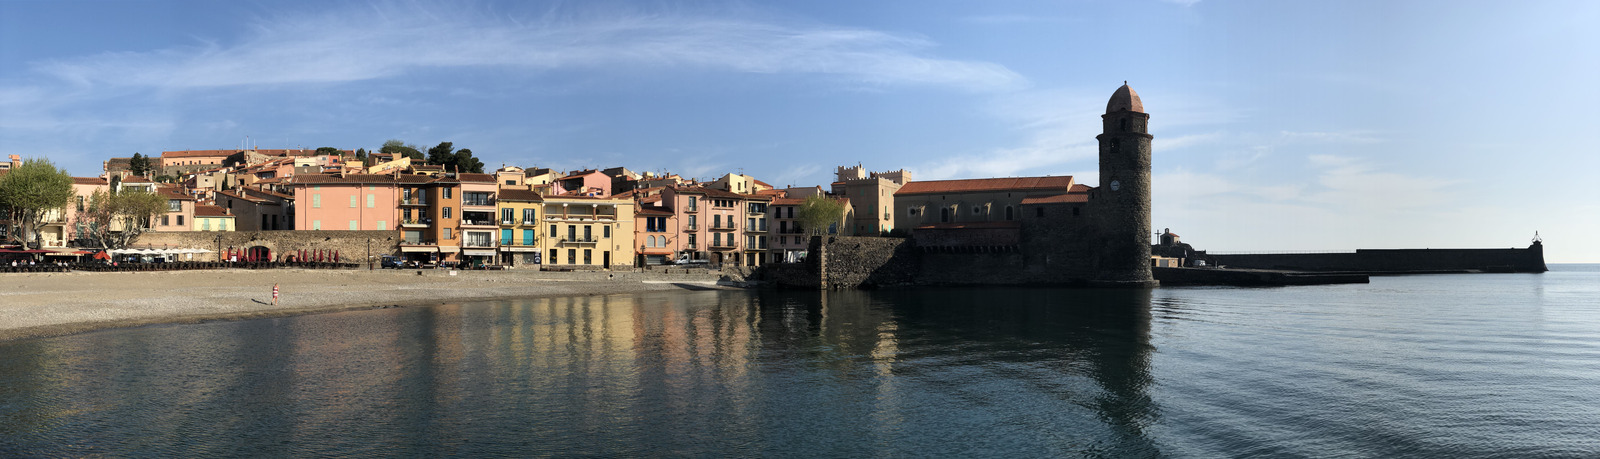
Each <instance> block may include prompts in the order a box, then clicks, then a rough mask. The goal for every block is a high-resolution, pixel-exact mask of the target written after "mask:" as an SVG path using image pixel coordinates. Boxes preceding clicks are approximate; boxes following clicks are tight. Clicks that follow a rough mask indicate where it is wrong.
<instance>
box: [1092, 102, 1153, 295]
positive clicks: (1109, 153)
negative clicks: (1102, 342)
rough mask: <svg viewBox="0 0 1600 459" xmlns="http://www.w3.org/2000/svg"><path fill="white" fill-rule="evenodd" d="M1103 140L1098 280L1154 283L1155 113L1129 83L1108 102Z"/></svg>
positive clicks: (1097, 196) (1098, 194)
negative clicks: (1152, 127)
mask: <svg viewBox="0 0 1600 459" xmlns="http://www.w3.org/2000/svg"><path fill="white" fill-rule="evenodd" d="M1100 118H1101V121H1102V124H1103V127H1102V129H1101V133H1100V135H1099V136H1096V137H1095V139H1097V140H1099V141H1100V187H1099V189H1098V190H1096V192H1095V196H1094V199H1095V201H1098V202H1097V203H1096V205H1095V212H1096V213H1097V214H1098V216H1099V222H1100V235H1101V238H1100V239H1101V241H1102V245H1101V246H1100V248H1099V257H1098V258H1099V263H1098V265H1099V266H1098V269H1097V272H1096V274H1095V280H1096V281H1098V282H1103V283H1107V284H1114V285H1129V286H1133V285H1140V286H1145V285H1154V284H1155V278H1154V277H1152V276H1151V275H1150V235H1151V233H1150V140H1151V139H1153V138H1154V137H1153V136H1151V135H1150V134H1149V121H1150V115H1149V114H1146V113H1145V112H1144V103H1142V102H1140V101H1139V93H1136V92H1133V88H1130V87H1128V84H1127V82H1126V81H1124V82H1123V84H1122V87H1120V88H1117V92H1115V93H1112V94H1111V101H1110V102H1108V103H1106V114H1105V115H1102V116H1101V117H1100Z"/></svg>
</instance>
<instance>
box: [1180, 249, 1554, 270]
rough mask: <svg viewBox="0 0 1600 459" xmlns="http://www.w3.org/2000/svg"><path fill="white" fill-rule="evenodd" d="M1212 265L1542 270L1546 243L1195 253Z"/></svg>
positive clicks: (1265, 267) (1323, 268)
mask: <svg viewBox="0 0 1600 459" xmlns="http://www.w3.org/2000/svg"><path fill="white" fill-rule="evenodd" d="M1196 256H1197V257H1198V258H1199V259H1203V260H1206V261H1207V263H1210V264H1212V265H1213V266H1226V267H1231V268H1250V269H1277V270H1292V271H1312V272H1323V273H1353V274H1427V273H1476V272H1487V273H1542V272H1545V271H1549V268H1547V267H1546V266H1545V263H1544V243H1543V242H1542V241H1534V242H1533V244H1532V245H1529V246H1528V247H1527V248H1504V249H1362V250H1356V251H1353V252H1327V253H1250V254H1206V253H1203V252H1202V253H1199V254H1197V255H1196Z"/></svg>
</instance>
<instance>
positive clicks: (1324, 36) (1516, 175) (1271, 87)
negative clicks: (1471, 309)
mask: <svg viewBox="0 0 1600 459" xmlns="http://www.w3.org/2000/svg"><path fill="white" fill-rule="evenodd" d="M1595 24H1600V2H1589V1H1576V2H1538V1H1535V2H1458V1H1449V2H1443V1H1441V2H1410V1H1402V2H1387V1H1384V2H1358V1H1339V2H1281V1H1257V2H1221V1H1147V2H1137V1H1128V2H1110V1H1107V2H956V1H949V2H939V1H883V2H856V1H838V2H832V1H812V2H771V3H761V2H587V1H586V2H506V3H495V2H484V3H454V2H451V3H433V2H375V3H367V2H363V3H341V2H211V1H196V2H164V1H141V2H123V1H100V2H75V1H62V2H45V1H0V154H7V155H8V154H21V155H24V156H28V157H34V156H44V157H48V158H50V159H51V160H53V161H54V162H56V164H58V165H60V166H64V167H66V168H67V169H68V170H69V171H71V172H72V173H73V174H75V175H80V176H89V175H96V174H98V173H99V169H100V163H101V161H102V160H104V159H106V158H109V157H113V156H128V155H131V154H132V153H133V152H136V151H137V152H142V153H145V154H159V152H161V151H163V150H182V149H222V148H234V147H237V146H238V145H239V144H240V142H241V141H242V140H243V139H244V138H245V137H246V136H249V137H250V138H251V139H252V140H253V141H254V142H255V143H256V144H257V145H259V146H260V147H262V148H293V147H305V148H315V147H321V146H333V147H339V148H348V149H354V148H360V147H365V148H368V149H373V148H375V147H377V146H378V145H380V144H381V143H382V142H383V141H384V140H386V139H390V138H397V139H401V140H405V141H407V142H411V143H415V144H417V145H421V146H424V147H427V146H431V145H433V144H436V143H438V142H441V141H451V142H455V145H456V146H457V147H465V148H471V149H472V150H473V151H474V152H475V153H476V154H477V156H478V157H480V158H481V159H482V160H483V161H484V163H485V164H487V165H489V166H490V167H498V166H499V165H501V164H510V165H520V166H540V167H555V168H580V167H592V166H616V165H622V166H627V167H630V168H632V169H634V170H641V171H671V172H675V173H680V174H684V175H687V176H691V177H700V178H714V177H716V176H720V175H722V174H724V173H728V172H741V171H742V172H744V173H748V174H752V175H755V176H757V177H758V178H761V179H762V180H765V181H767V182H770V183H773V184H776V185H779V186H783V185H790V184H793V185H818V184H824V185H825V184H826V183H828V182H830V181H831V180H832V176H831V173H832V171H833V169H834V167H836V166H840V165H847V164H848V165H854V164H857V163H860V164H863V165H865V166H867V167H868V168H869V169H872V170H891V169H899V168H906V169H909V170H911V171H912V172H913V174H914V177H915V178H917V179H926V180H932V179H950V178H978V177H996V176H1030V175H1073V176H1075V177H1077V178H1078V181H1079V182H1081V183H1088V184H1096V183H1098V179H1097V178H1096V177H1095V171H1096V169H1097V167H1096V164H1095V159H1094V151H1095V150H1094V148H1095V147H1094V135H1095V134H1096V133H1097V131H1098V129H1099V124H1098V123H1099V115H1100V114H1101V113H1102V112H1103V111H1104V108H1105V102H1106V99H1107V98H1109V97H1110V95H1111V93H1112V91H1114V90H1115V89H1116V88H1117V86H1119V85H1121V84H1122V82H1123V81H1124V80H1127V81H1129V83H1130V84H1131V85H1132V86H1133V88H1134V89H1135V90H1136V91H1138V92H1139V94H1140V95H1141V97H1142V98H1143V100H1144V103H1145V107H1146V109H1147V111H1148V112H1149V113H1150V114H1151V131H1152V133H1153V134H1154V135H1155V136H1156V140H1155V157H1154V158H1155V187H1156V188H1155V215H1154V225H1155V226H1156V227H1157V228H1172V229H1173V231H1174V232H1177V233H1179V234H1182V235H1183V236H1184V240H1185V241H1186V242H1191V243H1193V244H1195V245H1196V246H1197V247H1199V248H1203V249H1211V250H1218V251H1248V250H1315V249H1353V248H1358V247H1359V248H1391V247H1511V246H1523V245H1526V244H1527V242H1528V240H1529V239H1530V238H1531V237H1532V236H1533V232H1534V231H1539V232H1540V234H1541V235H1543V236H1544V238H1545V240H1546V244H1547V259H1548V260H1550V261H1552V262H1600V238H1596V237H1594V236H1591V235H1589V233H1591V232H1595V231H1596V230H1600V185H1597V184H1596V181H1597V180H1596V177H1597V176H1600V172H1597V171H1600V148H1597V147H1596V146H1597V145H1600V84H1596V82H1600V27H1595Z"/></svg>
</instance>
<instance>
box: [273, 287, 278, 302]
mask: <svg viewBox="0 0 1600 459" xmlns="http://www.w3.org/2000/svg"><path fill="white" fill-rule="evenodd" d="M272 305H273V306H277V305H278V284H272Z"/></svg>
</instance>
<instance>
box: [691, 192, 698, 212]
mask: <svg viewBox="0 0 1600 459" xmlns="http://www.w3.org/2000/svg"><path fill="white" fill-rule="evenodd" d="M699 204H700V198H697V197H694V196H690V197H689V211H690V212H694V211H696V210H699V209H700V205H699Z"/></svg>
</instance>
